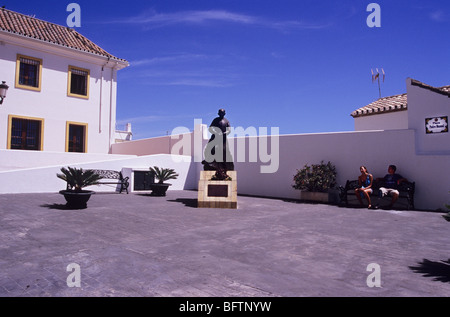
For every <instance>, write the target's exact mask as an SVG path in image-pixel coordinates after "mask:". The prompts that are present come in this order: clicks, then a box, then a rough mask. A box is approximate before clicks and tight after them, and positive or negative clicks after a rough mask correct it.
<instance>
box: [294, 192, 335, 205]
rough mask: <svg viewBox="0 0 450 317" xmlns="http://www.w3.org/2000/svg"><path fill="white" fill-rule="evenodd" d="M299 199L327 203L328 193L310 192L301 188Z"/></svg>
mask: <svg viewBox="0 0 450 317" xmlns="http://www.w3.org/2000/svg"><path fill="white" fill-rule="evenodd" d="M300 197H301V198H300V199H301V200H304V201H308V202H316V203H328V193H322V192H310V191H305V190H302V191H301V194H300Z"/></svg>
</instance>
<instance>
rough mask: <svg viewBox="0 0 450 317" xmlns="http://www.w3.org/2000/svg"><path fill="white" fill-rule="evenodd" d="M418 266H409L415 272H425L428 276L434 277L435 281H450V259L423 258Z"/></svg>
mask: <svg viewBox="0 0 450 317" xmlns="http://www.w3.org/2000/svg"><path fill="white" fill-rule="evenodd" d="M418 264H419V265H418V266H410V267H409V268H410V269H411V270H413V271H414V272H415V273H420V274H423V276H426V277H434V279H433V280H434V281H439V282H443V283H450V259H448V260H447V261H430V260H427V259H423V261H422V262H419V263H418Z"/></svg>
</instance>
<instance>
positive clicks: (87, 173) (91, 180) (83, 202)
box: [56, 167, 102, 208]
mask: <svg viewBox="0 0 450 317" xmlns="http://www.w3.org/2000/svg"><path fill="white" fill-rule="evenodd" d="M56 176H57V177H58V178H60V179H62V180H64V181H65V182H66V183H67V189H65V190H61V191H59V193H60V194H61V195H64V198H65V199H66V201H67V206H69V207H73V208H86V206H87V202H88V200H89V198H90V197H91V195H92V194H94V193H95V192H94V191H91V190H83V188H85V187H87V186H92V185H97V184H98V183H99V182H98V181H99V180H100V179H102V177H101V176H100V175H98V174H96V173H95V172H94V171H92V170H83V169H82V168H73V167H67V168H65V167H62V168H61V173H57V174H56Z"/></svg>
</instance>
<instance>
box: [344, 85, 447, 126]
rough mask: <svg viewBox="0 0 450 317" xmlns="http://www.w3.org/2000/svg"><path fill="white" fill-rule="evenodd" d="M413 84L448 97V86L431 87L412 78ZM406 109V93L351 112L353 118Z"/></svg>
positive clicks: (382, 99) (385, 98) (381, 99)
mask: <svg viewBox="0 0 450 317" xmlns="http://www.w3.org/2000/svg"><path fill="white" fill-rule="evenodd" d="M412 84H413V85H416V86H420V87H422V88H425V89H429V90H432V91H434V92H437V93H440V94H443V95H447V96H449V97H450V86H444V87H440V88H436V87H432V86H429V85H426V84H423V83H421V82H420V81H416V80H413V81H412ZM404 110H408V97H407V94H401V95H395V96H390V97H383V98H380V99H378V100H376V101H374V102H372V103H370V104H368V105H367V106H365V107H362V108H359V109H357V110H355V111H353V112H352V113H351V116H352V117H353V118H357V117H362V116H369V115H374V114H381V113H386V112H394V111H404Z"/></svg>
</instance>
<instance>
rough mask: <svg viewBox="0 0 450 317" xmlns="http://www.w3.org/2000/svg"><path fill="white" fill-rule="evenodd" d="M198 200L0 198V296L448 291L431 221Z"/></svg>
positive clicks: (429, 215) (445, 228)
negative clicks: (215, 205)
mask: <svg viewBox="0 0 450 317" xmlns="http://www.w3.org/2000/svg"><path fill="white" fill-rule="evenodd" d="M196 198H197V192H195V191H169V192H168V194H167V196H166V197H152V196H149V195H146V194H137V193H132V194H129V195H127V194H115V193H114V194H113V193H111V194H110V193H97V194H96V195H94V196H92V198H91V200H90V201H89V202H88V208H87V209H82V210H68V209H67V208H66V207H65V200H64V197H63V196H61V195H59V194H58V193H49V194H14V195H0V296H3V297H19V296H26V297H53V296H55V297H56V296H58V297H60V296H64V297H107V296H115V297H119V296H120V297H122V296H123V297H128V296H133V297H144V296H145V297H147V296H148V297H178V296H181V297H313V296H314V297H329V296H339V297H347V296H356V297H405V296H414V297H419V296H420V297H422V296H424V297H425V296H439V297H443V296H449V295H450V263H449V262H450V260H449V258H450V223H448V222H446V221H445V220H444V219H443V218H442V214H440V213H435V212H424V211H395V210H390V211H388V210H367V209H359V208H342V207H338V206H332V205H323V204H305V203H299V202H295V201H286V200H281V199H280V200H278V199H267V198H257V197H247V196H239V198H238V209H199V208H196ZM77 273H79V275H76V274H77ZM77 281H78V282H80V284H79V287H78V286H77V285H75V284H74V283H76V282H77ZM368 282H369V283H368ZM378 282H379V284H377V283H378ZM369 285H370V286H373V287H369ZM69 286H73V287H69ZM378 286H380V287H378Z"/></svg>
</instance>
